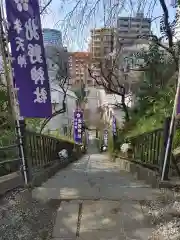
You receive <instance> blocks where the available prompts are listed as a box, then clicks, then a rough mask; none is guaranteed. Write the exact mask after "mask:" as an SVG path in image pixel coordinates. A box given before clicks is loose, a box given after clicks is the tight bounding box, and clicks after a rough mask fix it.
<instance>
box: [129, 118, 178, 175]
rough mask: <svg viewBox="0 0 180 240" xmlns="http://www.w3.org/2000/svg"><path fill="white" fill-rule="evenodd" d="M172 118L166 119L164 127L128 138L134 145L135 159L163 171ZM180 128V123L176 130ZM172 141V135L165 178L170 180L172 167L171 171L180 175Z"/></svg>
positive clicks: (133, 155) (133, 153) (133, 156)
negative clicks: (173, 153)
mask: <svg viewBox="0 0 180 240" xmlns="http://www.w3.org/2000/svg"><path fill="white" fill-rule="evenodd" d="M170 120H171V118H170V117H168V118H166V119H165V121H164V126H163V128H159V129H156V130H154V131H151V132H147V133H144V134H141V135H138V136H135V137H131V138H128V139H127V141H128V142H130V143H131V146H132V158H133V160H135V161H137V162H139V163H141V164H142V165H145V166H146V167H149V168H151V169H156V170H158V171H159V172H160V173H161V172H162V168H163V164H164V158H165V152H166V146H167V140H168V135H169V127H170ZM179 129H180V125H179V124H178V125H177V126H176V131H177V130H179ZM172 141H173V136H171V137H170V148H169V151H168V155H167V164H166V167H165V174H164V180H168V177H169V170H170V168H171V170H172V171H171V173H172V172H173V171H176V174H177V175H178V176H180V169H179V167H178V164H177V161H176V160H175V158H174V156H173V155H172V144H173V142H172ZM171 163H172V164H171Z"/></svg>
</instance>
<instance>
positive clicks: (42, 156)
mask: <svg viewBox="0 0 180 240" xmlns="http://www.w3.org/2000/svg"><path fill="white" fill-rule="evenodd" d="M20 128H21V133H22V140H23V148H24V154H25V164H26V169H27V171H28V178H29V180H30V178H31V177H32V174H33V173H34V172H35V171H36V170H38V169H43V168H45V167H48V166H49V165H51V164H53V162H54V161H55V160H57V159H59V157H58V153H59V152H60V151H61V150H62V149H66V150H67V151H68V160H67V161H68V163H69V162H71V161H74V160H76V159H78V158H79V157H80V156H81V153H82V151H81V146H80V145H77V144H74V142H71V141H70V140H69V141H68V140H64V139H63V140H62V139H57V138H55V137H51V136H47V135H43V134H38V133H35V132H32V131H29V130H27V129H25V124H24V121H20ZM14 132H15V129H14ZM16 132H17V131H16ZM17 139H18V138H17V134H16V133H15V134H14V138H13V144H9V145H7V146H2V147H0V176H4V175H7V174H9V173H11V172H15V171H18V170H20V169H22V168H21V166H22V156H21V151H20V142H19V141H18V140H17ZM9 151H12V152H13V154H12V153H11V154H9ZM60 164H61V162H60ZM62 164H64V162H62ZM30 175H31V176H30Z"/></svg>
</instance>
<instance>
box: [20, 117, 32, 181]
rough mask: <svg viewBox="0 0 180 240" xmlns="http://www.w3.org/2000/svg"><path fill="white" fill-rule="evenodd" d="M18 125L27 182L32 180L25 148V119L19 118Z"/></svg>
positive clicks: (30, 167)
mask: <svg viewBox="0 0 180 240" xmlns="http://www.w3.org/2000/svg"><path fill="white" fill-rule="evenodd" d="M19 125H20V132H21V138H22V146H23V150H24V159H25V169H26V173H27V180H28V183H30V182H31V180H32V166H31V164H30V159H28V156H27V148H26V144H27V135H26V123H25V120H19ZM20 157H21V158H22V156H21V152H20Z"/></svg>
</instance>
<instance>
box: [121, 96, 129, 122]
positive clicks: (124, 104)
mask: <svg viewBox="0 0 180 240" xmlns="http://www.w3.org/2000/svg"><path fill="white" fill-rule="evenodd" d="M121 104H122V108H123V111H124V113H125V121H126V122H129V120H130V119H129V112H128V107H127V106H126V103H125V95H122V98H121Z"/></svg>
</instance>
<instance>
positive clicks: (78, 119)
mask: <svg viewBox="0 0 180 240" xmlns="http://www.w3.org/2000/svg"><path fill="white" fill-rule="evenodd" d="M82 124H83V112H82V111H80V110H76V111H75V112H74V141H75V142H76V143H82Z"/></svg>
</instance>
